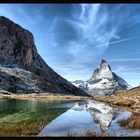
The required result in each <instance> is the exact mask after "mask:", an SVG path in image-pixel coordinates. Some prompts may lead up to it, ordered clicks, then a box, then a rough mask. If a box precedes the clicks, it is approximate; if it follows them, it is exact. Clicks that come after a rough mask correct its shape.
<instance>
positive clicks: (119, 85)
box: [73, 60, 130, 95]
mask: <svg viewBox="0 0 140 140" xmlns="http://www.w3.org/2000/svg"><path fill="white" fill-rule="evenodd" d="M77 81H78V80H77ZM77 81H76V82H75V81H74V82H73V84H74V85H75V86H77V87H80V88H81V89H83V90H85V91H86V92H88V93H89V94H91V95H106V94H111V93H113V92H114V91H117V90H124V89H128V88H129V87H130V86H129V85H128V84H127V82H126V81H125V80H123V79H122V78H121V77H119V76H117V75H116V74H115V73H114V72H112V70H111V67H110V66H109V64H108V63H107V62H106V61H105V60H102V61H101V64H100V65H99V66H98V68H97V69H95V70H94V72H93V74H92V77H91V78H90V79H89V80H87V81H81V80H79V82H77Z"/></svg>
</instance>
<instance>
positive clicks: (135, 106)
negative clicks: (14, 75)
mask: <svg viewBox="0 0 140 140" xmlns="http://www.w3.org/2000/svg"><path fill="white" fill-rule="evenodd" d="M92 99H94V100H97V101H102V102H105V103H107V104H109V105H110V106H113V107H120V108H122V109H125V110H128V111H131V112H132V113H133V115H132V116H131V117H130V118H129V119H127V120H122V121H120V122H119V124H120V125H122V126H124V127H125V128H128V129H140V87H135V88H132V89H130V90H125V91H119V92H116V94H114V95H113V96H107V97H105V96H104V97H93V98H92Z"/></svg>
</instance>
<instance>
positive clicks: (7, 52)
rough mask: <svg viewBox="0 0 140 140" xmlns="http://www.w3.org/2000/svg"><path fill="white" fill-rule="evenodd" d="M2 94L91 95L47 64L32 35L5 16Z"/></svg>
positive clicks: (0, 38) (0, 32)
mask: <svg viewBox="0 0 140 140" xmlns="http://www.w3.org/2000/svg"><path fill="white" fill-rule="evenodd" d="M0 91H1V93H7V94H9V93H19V94H21V93H38V94H39V93H44V92H51V93H61V94H64V95H81V96H88V94H87V93H86V92H84V91H82V90H81V89H78V88H76V87H75V86H74V85H72V84H71V83H70V82H68V81H67V80H65V79H64V78H62V77H61V76H60V75H58V74H57V73H56V72H55V71H54V70H53V69H51V68H50V67H49V66H48V65H47V64H46V63H45V61H44V60H43V59H42V58H41V56H40V55H39V54H38V52H37V48H36V46H35V43H34V37H33V35H32V33H31V32H29V31H28V30H26V29H23V28H22V27H21V26H19V25H18V24H16V23H14V22H12V21H11V20H9V19H8V18H6V17H3V16H1V17H0Z"/></svg>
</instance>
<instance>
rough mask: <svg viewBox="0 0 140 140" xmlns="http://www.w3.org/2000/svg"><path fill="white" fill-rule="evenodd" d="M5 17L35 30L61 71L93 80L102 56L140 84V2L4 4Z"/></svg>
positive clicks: (70, 76)
mask: <svg viewBox="0 0 140 140" xmlns="http://www.w3.org/2000/svg"><path fill="white" fill-rule="evenodd" d="M0 15H1V16H6V17H8V18H9V19H11V20H13V21H14V22H16V23H18V24H19V25H21V26H22V27H24V28H26V29H28V30H29V31H31V32H32V33H33V35H34V40H35V44H36V47H37V49H38V52H39V54H40V55H41V56H42V57H43V59H44V60H45V61H46V63H47V64H48V65H49V66H50V67H52V68H53V69H54V70H55V71H56V72H57V73H59V74H60V75H61V76H63V77H64V78H66V79H67V80H70V81H73V80H77V79H81V80H88V79H89V78H90V77H91V75H92V73H93V71H94V69H95V68H96V67H97V66H98V65H99V63H100V61H101V59H105V60H106V61H108V63H109V64H110V66H111V68H112V71H114V72H115V73H116V74H118V75H119V76H121V77H122V78H124V79H125V80H126V81H127V82H128V83H129V84H130V85H132V86H136V85H139V83H140V4H0Z"/></svg>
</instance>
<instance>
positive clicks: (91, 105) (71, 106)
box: [0, 99, 140, 136]
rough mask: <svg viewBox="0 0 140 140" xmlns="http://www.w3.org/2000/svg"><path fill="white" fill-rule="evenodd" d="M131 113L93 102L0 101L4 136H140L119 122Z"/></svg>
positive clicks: (0, 122) (0, 126)
mask: <svg viewBox="0 0 140 140" xmlns="http://www.w3.org/2000/svg"><path fill="white" fill-rule="evenodd" d="M131 114H132V113H131V112H128V111H124V110H120V109H116V108H112V107H110V106H108V105H105V104H104V103H100V102H97V101H93V100H89V99H88V100H80V101H78V100H77V101H76V100H75V101H74V100H45V99H41V100H37V99H32V100H17V99H0V136H71V135H72V134H74V135H83V134H84V133H86V132H89V131H90V132H95V133H96V134H103V133H104V134H107V135H109V136H114V135H115V136H140V131H139V130H126V129H125V128H123V127H121V126H119V124H118V120H121V119H127V118H128V117H130V116H131Z"/></svg>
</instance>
